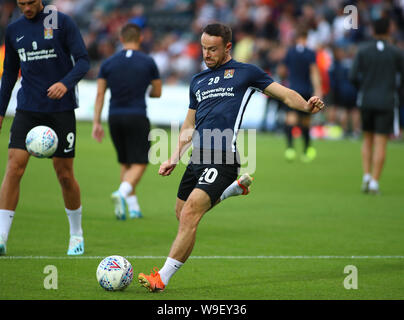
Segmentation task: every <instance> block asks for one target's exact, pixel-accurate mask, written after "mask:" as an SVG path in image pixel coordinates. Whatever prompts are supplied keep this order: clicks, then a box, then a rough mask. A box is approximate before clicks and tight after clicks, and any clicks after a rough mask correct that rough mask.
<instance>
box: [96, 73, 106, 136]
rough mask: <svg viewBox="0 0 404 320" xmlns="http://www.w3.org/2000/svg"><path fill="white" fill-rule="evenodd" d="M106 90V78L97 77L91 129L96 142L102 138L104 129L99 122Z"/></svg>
mask: <svg viewBox="0 0 404 320" xmlns="http://www.w3.org/2000/svg"><path fill="white" fill-rule="evenodd" d="M106 91H107V80H106V79H103V78H98V80H97V97H96V98H95V106H94V118H93V131H92V136H93V138H94V139H95V140H97V141H98V142H101V141H102V138H104V129H103V127H102V124H101V113H102V108H103V107H104V99H105V92H106Z"/></svg>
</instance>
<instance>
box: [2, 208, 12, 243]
mask: <svg viewBox="0 0 404 320" xmlns="http://www.w3.org/2000/svg"><path fill="white" fill-rule="evenodd" d="M14 214H15V211H12V210H5V209H0V236H1V237H2V238H3V240H4V241H5V242H7V240H8V234H9V232H10V229H11V224H12V223H13V219H14Z"/></svg>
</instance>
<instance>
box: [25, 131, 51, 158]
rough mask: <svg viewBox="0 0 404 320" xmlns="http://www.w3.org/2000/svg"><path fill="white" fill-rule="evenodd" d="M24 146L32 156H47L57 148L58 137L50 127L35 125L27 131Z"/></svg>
mask: <svg viewBox="0 0 404 320" xmlns="http://www.w3.org/2000/svg"><path fill="white" fill-rule="evenodd" d="M25 146H26V148H27V151H28V152H29V154H31V155H33V156H34V157H37V158H49V157H51V156H52V155H53V154H54V153H55V151H56V149H57V148H58V137H57V135H56V133H55V131H53V129H52V128H50V127H47V126H36V127H34V128H32V129H31V130H30V131H29V132H28V134H27V136H26V138H25Z"/></svg>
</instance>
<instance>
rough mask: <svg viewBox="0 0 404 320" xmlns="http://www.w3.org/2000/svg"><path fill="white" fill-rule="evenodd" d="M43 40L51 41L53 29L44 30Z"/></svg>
mask: <svg viewBox="0 0 404 320" xmlns="http://www.w3.org/2000/svg"><path fill="white" fill-rule="evenodd" d="M44 38H45V39H47V40H49V39H53V29H44Z"/></svg>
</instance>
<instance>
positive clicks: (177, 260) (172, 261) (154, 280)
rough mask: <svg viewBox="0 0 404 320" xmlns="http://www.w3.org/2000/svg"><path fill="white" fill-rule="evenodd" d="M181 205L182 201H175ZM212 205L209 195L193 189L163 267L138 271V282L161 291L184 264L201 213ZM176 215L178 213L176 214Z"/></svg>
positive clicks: (192, 242) (188, 254) (183, 209)
mask: <svg viewBox="0 0 404 320" xmlns="http://www.w3.org/2000/svg"><path fill="white" fill-rule="evenodd" d="M177 204H178V205H180V206H181V205H182V203H177ZM211 207H212V205H211V201H210V197H209V196H208V194H207V193H206V192H205V191H203V190H201V189H198V188H197V189H194V190H193V191H192V192H191V194H190V195H189V197H188V199H187V201H185V203H184V205H183V206H182V210H181V212H180V214H179V226H178V232H177V236H176V238H175V240H174V242H173V244H172V246H171V250H170V253H169V254H168V258H167V260H166V262H165V264H164V266H163V268H162V269H161V270H160V271H158V269H155V272H154V273H151V274H150V275H145V274H144V273H140V274H139V276H138V279H139V283H140V284H141V285H142V286H144V287H146V288H147V289H149V291H151V292H153V291H162V290H164V288H165V286H166V285H167V283H168V281H169V280H170V278H171V276H172V275H173V274H174V273H175V272H176V271H177V270H178V269H179V268H180V267H181V266H182V265H183V264H184V262H185V261H186V260H187V259H188V257H189V256H190V254H191V252H192V249H193V248H194V245H195V239H196V230H197V228H198V224H199V221H200V220H201V219H202V217H203V215H204V214H205V213H206V212H207V211H208V210H209V209H210V208H211ZM177 216H178V215H177Z"/></svg>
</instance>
